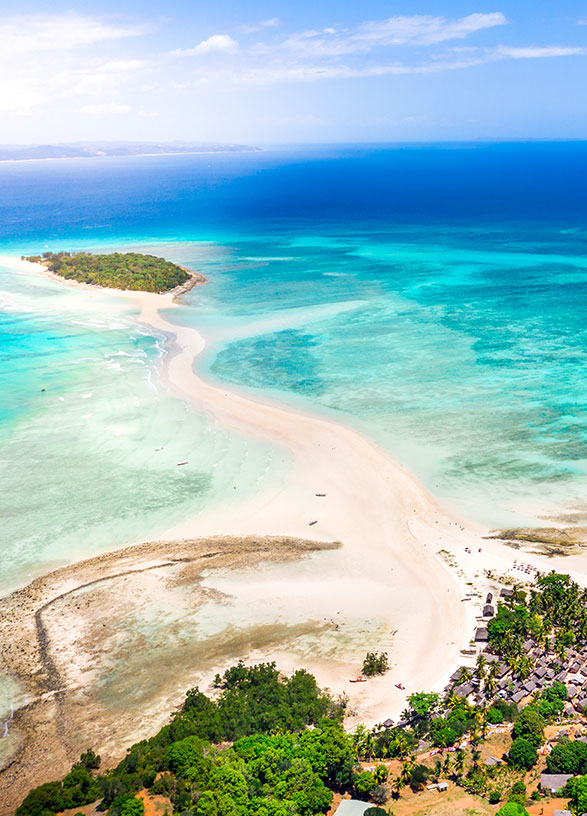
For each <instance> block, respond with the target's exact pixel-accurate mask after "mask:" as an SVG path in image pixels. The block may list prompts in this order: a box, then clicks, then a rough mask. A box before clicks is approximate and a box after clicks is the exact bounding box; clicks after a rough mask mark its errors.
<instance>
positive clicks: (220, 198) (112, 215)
mask: <svg viewBox="0 0 587 816" xmlns="http://www.w3.org/2000/svg"><path fill="white" fill-rule="evenodd" d="M585 190H587V143H586V144H584V143H580V142H577V143H549V142H545V143H512V144H493V143H486V144H484V143H480V144H450V145H449V144H446V145H417V146H414V145H397V146H385V145H368V146H365V145H362V146H361V145H353V146H345V145H343V146H320V147H307V148H300V147H295V148H294V147H281V148H267V149H266V150H264V151H263V152H260V153H251V154H240V155H239V154H210V155H204V154H202V155H193V156H155V157H136V158H130V159H128V158H125V159H95V160H94V159H88V160H59V161H45V162H21V163H19V162H15V163H7V164H0V224H1V225H2V230H1V234H0V254H1V255H15V256H20V255H24V254H28V253H33V252H34V253H37V252H40V251H43V250H45V249H50V250H53V251H57V250H62V249H67V250H76V249H87V250H95V251H108V250H113V249H117V248H121V247H126V248H128V249H131V248H132V249H137V250H139V251H147V252H152V253H153V254H159V255H162V256H165V257H166V258H169V259H170V260H174V261H177V262H179V263H183V264H185V265H188V266H190V267H192V268H194V269H196V270H197V271H200V272H202V273H203V274H204V275H206V276H207V277H208V283H207V285H206V286H202V287H197V288H196V289H194V290H192V291H191V292H190V293H189V294H187V295H186V296H185V297H184V304H185V306H184V308H182V309H181V310H174V311H173V312H172V313H170V314H169V318H170V319H171V320H172V321H175V322H178V321H181V322H183V323H187V324H190V325H194V326H196V327H197V328H199V329H200V330H201V331H202V333H203V334H204V335H205V337H206V339H207V340H208V347H207V350H206V352H205V354H204V355H203V357H202V359H201V360H200V361H199V363H198V365H199V367H200V369H201V371H202V372H203V373H204V374H205V376H206V377H209V378H212V379H214V380H217V381H221V382H225V383H230V384H232V385H233V386H235V387H237V388H240V389H244V390H246V391H248V392H250V393H254V394H258V395H260V396H270V397H271V398H272V399H275V400H279V401H282V402H283V403H287V404H292V405H295V406H297V407H301V408H302V409H303V410H308V411H313V412H319V413H322V414H324V415H327V416H333V417H335V418H337V419H338V420H339V421H342V422H346V423H348V424H352V425H353V426H354V427H356V428H358V429H360V430H361V431H362V432H363V433H365V434H366V435H368V436H371V437H372V438H374V439H376V440H377V441H378V442H379V443H380V444H382V445H383V446H384V447H386V448H387V449H388V450H390V451H391V452H392V453H393V454H394V455H395V457H396V458H397V459H399V460H400V461H401V462H402V463H403V464H404V465H405V466H406V467H407V468H409V469H410V470H412V471H413V472H414V473H415V474H416V475H417V476H418V477H419V478H420V479H421V480H422V481H423V482H424V483H425V484H426V486H427V487H428V488H429V489H430V490H431V492H432V493H434V494H435V495H437V496H438V497H439V499H440V500H442V501H444V502H446V503H447V504H448V505H450V506H452V507H455V508H456V509H457V510H458V511H459V512H461V513H462V514H463V515H465V516H467V517H470V518H472V519H474V520H475V521H478V522H480V523H481V524H483V525H487V526H489V527H502V526H508V525H520V524H528V523H535V522H536V519H537V518H543V517H547V518H557V519H563V520H565V523H569V524H585V523H586V522H587V502H586V500H585V496H586V495H587V490H586V489H587V434H586V427H587V426H586V413H585V408H586V402H587V388H586V381H587V380H586V376H585V375H586V360H587V356H586V351H587V329H586V320H585V310H586V306H587V199H586V196H585ZM100 297H101V296H96V299H92V301H89V300H88V299H87V297H86V296H85V293H81V292H79V291H76V290H74V289H66V288H65V287H59V286H57V285H56V284H53V283H52V282H49V281H47V280H45V279H43V278H36V277H34V276H29V275H27V274H24V273H18V272H15V271H14V269H12V268H10V265H8V266H3V267H2V268H0V357H1V360H0V362H1V367H0V420H1V422H0V517H1V524H2V560H1V562H0V591H2V592H6V591H9V590H10V589H13V588H14V587H16V586H19V585H22V584H23V583H25V582H27V581H28V580H30V578H31V577H33V576H35V575H38V574H40V573H43V572H44V571H46V570H47V569H49V568H50V567H54V566H58V565H60V564H64V563H69V562H71V561H73V560H77V559H80V558H84V557H87V556H90V555H94V554H96V553H99V552H104V551H107V550H110V549H113V548H115V547H119V546H122V545H124V544H126V543H131V542H137V541H142V540H145V539H152V538H154V537H156V536H157V535H158V534H160V533H161V532H162V531H164V530H165V529H166V528H168V527H170V526H172V525H173V524H174V523H176V522H178V521H180V520H181V519H182V518H184V517H186V516H188V515H190V514H195V513H197V512H199V511H200V510H202V509H203V508H204V507H207V506H209V505H210V503H222V502H229V501H231V500H232V499H233V495H234V494H233V491H234V488H235V487H237V488H238V495H239V496H240V497H241V498H242V495H243V492H244V491H249V492H250V493H251V494H252V493H254V492H255V491H256V490H258V489H260V488H261V487H262V485H263V484H264V483H267V482H268V481H271V480H274V479H279V478H286V472H287V462H286V463H284V462H283V456H282V453H281V451H280V452H276V451H275V450H274V449H272V448H271V446H269V445H267V444H265V443H262V442H257V441H255V440H251V439H248V438H245V437H242V436H240V435H239V434H237V433H235V432H233V431H227V430H225V429H223V428H222V427H220V426H218V425H217V424H216V423H215V421H214V420H212V419H211V418H209V417H207V416H206V415H204V414H202V413H200V412H198V410H197V409H196V408H195V407H193V406H188V405H186V404H185V403H184V402H183V401H182V400H180V399H178V398H176V397H174V396H173V395H171V394H169V393H168V392H167V391H166V388H165V386H164V385H162V384H161V383H159V382H158V380H157V377H156V370H157V366H158V365H159V363H160V360H161V357H162V355H163V354H164V353H165V350H164V342H163V341H164V338H163V337H161V336H157V335H156V334H153V333H149V332H146V331H143V330H139V329H138V328H137V326H136V324H135V323H134V322H133V316H132V309H129V308H128V307H127V306H124V305H120V306H118V307H117V311H116V312H115V313H110V314H109V315H108V317H104V315H103V314H102V313H100V311H99V309H96V304H98V305H99V299H100ZM42 389H45V390H44V391H43V390H42ZM158 449H161V450H158ZM183 460H189V466H188V467H186V468H181V469H180V471H181V472H178V469H177V462H178V461H183ZM219 532H221V531H219Z"/></svg>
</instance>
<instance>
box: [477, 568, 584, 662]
mask: <svg viewBox="0 0 587 816" xmlns="http://www.w3.org/2000/svg"><path fill="white" fill-rule="evenodd" d="M487 628H488V632H489V644H490V646H491V648H492V650H493V651H494V652H495V653H496V654H500V655H502V656H503V657H504V658H516V657H517V658H518V660H520V661H521V665H520V667H519V668H520V669H521V671H522V674H523V673H524V672H525V665H524V663H525V661H527V660H528V658H527V657H526V656H525V654H524V646H523V644H524V641H525V640H526V639H527V638H531V639H532V640H533V641H535V642H536V643H537V644H539V645H542V646H544V645H546V644H547V643H549V644H551V645H552V647H553V648H554V649H555V650H556V651H557V652H558V653H559V654H560V655H561V657H562V656H564V653H565V649H567V648H569V647H571V646H574V645H576V644H583V643H585V641H586V640H587V590H585V589H583V588H582V587H580V586H579V585H578V584H576V583H575V582H574V581H572V580H571V578H570V577H569V576H568V575H560V574H558V573H554V572H553V573H551V574H550V575H545V576H542V577H541V578H539V579H538V584H537V588H536V589H531V590H530V593H529V596H527V595H526V592H525V591H523V590H520V589H518V590H516V591H515V592H514V594H513V595H512V596H511V598H508V599H507V600H506V601H505V602H504V603H502V604H501V605H500V607H499V609H498V612H497V615H496V616H495V617H494V618H493V619H492V620H490V621H489V623H488V626H487Z"/></svg>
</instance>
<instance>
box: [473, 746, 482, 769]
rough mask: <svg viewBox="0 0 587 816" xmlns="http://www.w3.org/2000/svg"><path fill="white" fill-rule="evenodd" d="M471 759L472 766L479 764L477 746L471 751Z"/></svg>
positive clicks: (479, 753)
mask: <svg viewBox="0 0 587 816" xmlns="http://www.w3.org/2000/svg"><path fill="white" fill-rule="evenodd" d="M471 759H472V760H473V768H475V769H476V768H477V766H478V764H479V760H480V759H481V751H479V749H478V748H474V749H473V750H472V751H471Z"/></svg>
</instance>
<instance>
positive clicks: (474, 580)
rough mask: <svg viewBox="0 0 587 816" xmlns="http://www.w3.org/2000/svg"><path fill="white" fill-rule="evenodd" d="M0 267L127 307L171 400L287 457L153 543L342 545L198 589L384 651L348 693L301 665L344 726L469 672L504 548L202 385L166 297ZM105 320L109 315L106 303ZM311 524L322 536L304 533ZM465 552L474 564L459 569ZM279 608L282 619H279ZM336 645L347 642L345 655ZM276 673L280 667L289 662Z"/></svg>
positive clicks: (255, 403) (324, 443)
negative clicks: (163, 342)
mask: <svg viewBox="0 0 587 816" xmlns="http://www.w3.org/2000/svg"><path fill="white" fill-rule="evenodd" d="M0 260H3V261H5V262H6V263H9V264H12V265H13V266H16V267H20V268H22V269H23V271H28V272H34V273H35V274H39V273H40V274H43V275H44V276H45V277H47V278H50V279H53V280H56V281H57V282H59V283H65V284H66V285H70V286H75V287H77V288H80V289H84V290H86V292H87V294H88V297H92V296H93V294H94V293H95V292H99V293H100V295H101V296H108V295H110V296H112V297H116V298H120V297H122V298H125V299H126V300H129V301H131V302H132V303H133V304H134V305H135V306H136V307H137V309H138V315H137V316H136V320H137V322H139V323H140V324H141V325H144V326H146V327H151V328H152V329H154V330H156V331H157V332H162V333H164V334H165V336H166V337H168V338H169V342H168V344H167V346H168V353H167V355H166V356H165V358H164V360H163V364H162V368H161V371H160V376H161V379H162V381H163V382H164V383H165V384H166V386H167V387H168V388H169V389H170V390H171V391H172V392H173V393H174V394H176V395H177V396H179V397H182V398H183V399H186V400H188V401H191V402H193V403H195V404H196V405H197V406H198V407H199V408H200V409H201V410H203V411H205V412H207V413H209V414H212V415H213V416H214V417H216V419H217V420H218V421H219V422H220V423H221V424H223V425H225V426H227V427H230V428H232V429H235V430H237V431H239V432H241V433H243V434H246V435H250V436H254V437H257V438H262V439H264V440H266V441H268V442H270V443H271V444H273V445H276V446H278V447H280V448H282V449H284V450H287V451H288V452H289V454H290V456H291V457H292V460H293V462H294V466H293V469H292V472H291V474H290V479H289V480H288V484H287V486H286V487H285V488H283V487H282V486H279V487H276V488H275V490H270V491H268V492H266V493H263V494H260V495H257V496H255V497H254V498H253V500H251V501H247V502H242V503H239V502H238V501H235V502H234V503H231V505H230V506H229V507H223V508H215V509H210V510H208V511H205V512H204V513H202V514H200V515H198V516H197V517H195V518H189V519H186V520H185V521H184V522H182V523H181V524H179V525H176V526H175V527H173V528H172V529H170V530H168V531H167V533H166V534H165V535H164V536H162V537H161V538H160V540H159V542H158V545H159V546H161V547H162V552H165V549H166V547H168V546H169V547H171V545H172V543H173V542H174V541H177V539H191V538H196V537H199V538H202V537H209V536H214V535H218V534H222V535H223V536H232V537H242V536H249V535H254V536H282V537H283V536H286V537H290V538H296V539H304V540H307V539H308V538H311V539H312V540H314V541H315V542H323V543H327V542H332V541H339V542H341V544H342V546H341V547H340V548H339V549H337V550H335V551H330V550H329V551H328V552H317V553H316V555H315V557H313V558H312V559H311V560H310V562H309V563H310V566H311V568H310V569H308V570H307V571H306V572H305V573H304V574H303V580H295V579H296V578H298V579H299V576H298V575H297V574H295V573H294V574H293V575H292V572H291V570H290V569H289V566H287V567H286V566H285V565H284V566H283V569H281V570H280V565H279V559H278V560H277V566H275V567H274V568H273V569H272V571H271V573H270V575H268V576H266V578H267V580H266V582H265V583H263V581H262V580H261V579H262V578H263V576H261V575H259V571H258V570H257V569H256V566H255V565H254V564H252V565H238V566H237V570H238V573H239V574H238V575H237V573H236V571H235V569H234V568H231V567H228V568H227V569H226V571H225V575H224V576H223V578H222V580H221V581H220V580H219V579H218V576H217V575H215V574H211V575H206V576H205V577H204V586H205V588H206V589H207V590H208V591H210V592H212V593H214V592H224V593H226V592H227V590H228V594H229V595H230V594H233V591H234V594H238V592H239V591H240V590H239V584H240V583H242V581H243V577H244V581H245V583H246V586H245V587H244V588H245V589H246V590H247V592H248V593H249V594H248V595H247V594H246V593H245V595H244V598H245V601H246V600H249V601H251V600H252V602H253V603H259V604H261V603H264V602H267V598H268V597H269V601H270V602H271V603H277V599H278V598H282V597H283V598H288V597H289V598H291V600H290V601H289V603H290V604H291V607H290V608H293V607H294V606H295V607H296V608H302V609H303V610H304V612H305V614H306V617H307V620H308V621H319V620H320V619H321V618H322V617H323V612H324V607H325V604H326V606H327V607H328V608H330V609H331V611H332V615H335V614H336V615H337V616H339V617H337V618H336V621H337V623H338V621H341V623H342V622H344V623H343V625H342V627H341V630H346V631H348V629H349V628H351V627H354V630H353V631H355V632H356V633H359V634H360V633H361V631H363V632H365V633H366V634H365V636H364V638H363V644H364V645H363V646H362V650H363V651H362V653H363V654H364V653H365V652H366V651H368V650H373V649H378V648H381V646H383V645H384V646H385V647H386V648H387V647H388V645H389V650H390V664H391V670H390V671H389V672H388V673H387V674H386V675H384V676H382V677H378V678H376V679H373V680H371V681H369V682H368V683H365V684H358V686H349V684H348V681H349V679H350V677H352V676H356V674H357V673H358V670H359V668H360V665H357V663H356V655H355V654H353V655H352V656H350V655H349V656H348V657H347V656H346V655H342V656H341V660H340V662H339V664H337V665H336V666H335V667H334V668H332V667H331V666H328V665H327V663H326V661H325V660H324V659H322V660H321V659H320V655H319V654H316V655H309V656H308V657H307V659H306V661H305V662H304V663H303V665H304V667H306V668H308V669H309V670H310V671H312V672H313V673H315V675H316V677H317V679H318V681H319V683H320V684H321V685H323V686H328V687H330V688H331V689H332V691H333V692H335V693H340V692H342V691H344V692H346V693H347V694H349V696H350V708H351V711H352V712H353V714H352V715H351V717H350V718H349V724H350V725H352V724H353V723H355V722H358V721H363V722H366V723H367V724H373V723H376V722H380V721H382V720H383V719H386V718H387V717H393V718H395V717H397V716H398V715H399V714H400V713H401V711H402V710H403V708H404V707H405V701H406V696H407V695H408V694H410V693H413V692H414V691H423V690H439V689H440V688H441V687H442V686H443V685H444V683H445V682H446V680H447V679H448V676H449V675H450V674H451V673H452V672H453V671H454V668H455V667H456V666H457V665H460V664H461V663H463V662H464V659H463V656H462V655H461V654H460V650H461V649H462V648H465V647H466V646H468V644H469V640H470V638H471V636H472V634H473V629H474V625H475V623H474V620H475V615H476V614H479V612H478V605H479V604H478V602H477V601H472V602H470V603H467V604H463V603H461V600H462V598H463V596H464V595H466V593H467V590H468V589H473V588H474V589H475V590H477V591H480V590H481V591H482V590H483V588H484V587H486V586H489V584H490V583H491V582H490V579H489V578H488V577H487V576H486V575H484V573H483V571H484V570H488V569H491V570H493V571H494V572H495V573H496V574H499V575H505V574H508V572H509V577H513V578H516V577H517V576H516V574H515V573H513V572H512V571H511V567H512V562H513V560H514V554H513V553H512V550H511V548H508V546H507V544H504V543H503V542H502V541H498V540H491V541H490V540H484V539H483V538H482V536H484V535H486V534H487V531H486V530H481V529H479V528H475V527H473V526H470V525H468V524H466V523H464V522H463V521H462V520H460V519H459V518H458V517H457V516H453V515H452V514H451V513H450V512H449V511H447V510H445V509H444V508H442V507H441V506H440V504H439V503H438V502H437V501H436V500H435V499H434V498H433V497H432V496H430V495H429V494H428V493H427V491H426V490H425V489H424V488H423V486H422V485H421V484H420V483H419V482H418V480H417V479H416V478H415V477H414V476H412V475H411V474H410V473H409V472H408V471H407V470H405V469H404V468H403V467H402V466H401V465H400V464H399V463H398V462H396V461H395V460H394V459H393V457H391V456H390V455H389V454H388V453H387V452H386V451H384V450H383V449H381V448H380V447H378V446H377V445H376V444H375V443H374V442H372V441H371V440H369V439H368V438H366V437H364V436H362V435H361V434H360V433H359V432H357V431H354V430H352V429H351V428H349V427H347V426H345V425H344V424H342V423H337V422H335V421H332V420H328V419H324V418H321V417H318V416H312V415H309V414H305V413H302V412H299V411H296V410H294V409H291V408H288V407H286V406H284V405H279V404H273V403H270V402H268V401H262V400H258V399H253V398H251V397H250V396H245V395H243V394H240V393H239V392H238V391H237V390H236V389H235V388H233V387H232V386H231V387H230V389H227V388H224V387H223V386H220V385H213V384H210V383H208V382H206V381H205V380H204V379H202V378H201V377H200V376H199V375H198V374H197V373H196V371H194V362H195V361H196V360H197V357H198V356H199V354H201V352H202V351H203V349H204V347H205V340H204V338H203V337H202V335H201V334H200V333H199V332H198V331H197V330H195V329H193V328H190V327H183V326H178V325H175V324H173V323H171V322H169V321H167V320H165V319H164V318H163V317H162V316H161V314H160V312H159V310H160V309H162V308H164V309H169V308H178V306H179V303H178V301H177V299H176V295H174V294H173V293H166V294H164V295H157V294H152V293H144V292H134V291H123V290H112V289H105V288H102V287H94V286H88V285H87V284H80V283H77V282H75V281H66V280H63V279H61V278H59V276H56V275H53V274H52V273H50V272H48V270H46V269H45V267H43V266H41V265H37V264H33V263H30V262H26V261H15V259H12V258H11V259H0ZM23 264H24V266H22V265H23ZM100 307H101V308H104V304H103V301H102V302H101V304H100ZM319 494H320V495H319ZM321 494H326V495H321ZM314 521H315V522H317V523H316V524H312V522H314ZM137 546H141V545H137ZM317 546H319V544H317ZM465 548H469V549H470V550H471V553H470V554H467V555H463V552H464V551H465ZM579 557H580V556H579ZM524 560H525V561H526V562H527V563H533V564H535V565H537V566H539V567H540V568H541V569H545V568H548V567H550V566H552V567H555V566H558V564H560V563H563V564H564V569H565V571H567V572H570V571H571V568H572V567H573V566H576V568H577V569H579V568H580V574H581V575H582V576H583V575H584V572H583V568H582V564H581V565H580V564H579V561H578V560H577V561H575V559H574V558H569V559H566V560H564V561H563V560H562V559H558V560H556V561H553V560H552V559H551V560H549V561H546V560H545V559H544V557H543V556H540V555H538V554H536V555H527V554H526V553H524ZM82 563H84V562H82ZM545 565H548V566H545ZM74 566H75V565H74ZM583 582H584V581H583ZM472 584H474V587H473V585H472ZM284 604H285V606H282V607H279V608H280V610H284V609H285V610H286V611H287V604H286V603H285V601H284ZM370 618H374V619H376V620H377V624H378V628H377V627H375V628H372V629H369V628H368V627H366V626H365V627H364V629H363V630H361V628H360V627H361V620H362V621H363V623H364V622H365V620H366V619H370ZM371 638H373V640H372V639H371ZM344 643H345V641H344V640H342V639H341V640H340V641H339V647H340V648H342V647H343V645H344ZM275 654H276V652H275V649H274V647H271V648H269V647H268V648H267V649H266V650H263V651H261V652H260V653H255V659H259V658H261V659H274V657H273V656H274V655H275ZM275 659H278V660H279V662H280V665H284V664H283V663H282V662H281V661H282V659H283V654H277V656H276V658H275ZM295 665H298V666H299V665H301V664H300V661H299V656H298V657H297V656H296V655H293V656H292V658H291V663H287V664H285V666H284V668H285V667H286V668H287V669H289V668H291V667H293V666H295ZM398 682H402V683H403V684H404V685H405V686H406V690H405V691H400V690H398V689H397V688H396V685H395V684H396V683H398ZM147 734H148V731H144V732H143V736H146V735H147Z"/></svg>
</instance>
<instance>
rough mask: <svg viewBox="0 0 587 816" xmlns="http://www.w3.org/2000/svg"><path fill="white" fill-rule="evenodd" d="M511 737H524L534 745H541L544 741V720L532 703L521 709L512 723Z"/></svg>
mask: <svg viewBox="0 0 587 816" xmlns="http://www.w3.org/2000/svg"><path fill="white" fill-rule="evenodd" d="M512 737H513V739H514V740H515V739H517V738H518V737H524V739H526V740H528V742H531V743H532V745H534V746H538V745H541V744H542V743H543V742H544V720H543V719H542V717H541V716H540V712H539V711H537V709H536V708H534V706H533V705H529V706H526V708H524V709H522V712H521V714H520V716H519V717H518V719H517V720H516V722H515V723H514V728H513V730H512Z"/></svg>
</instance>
